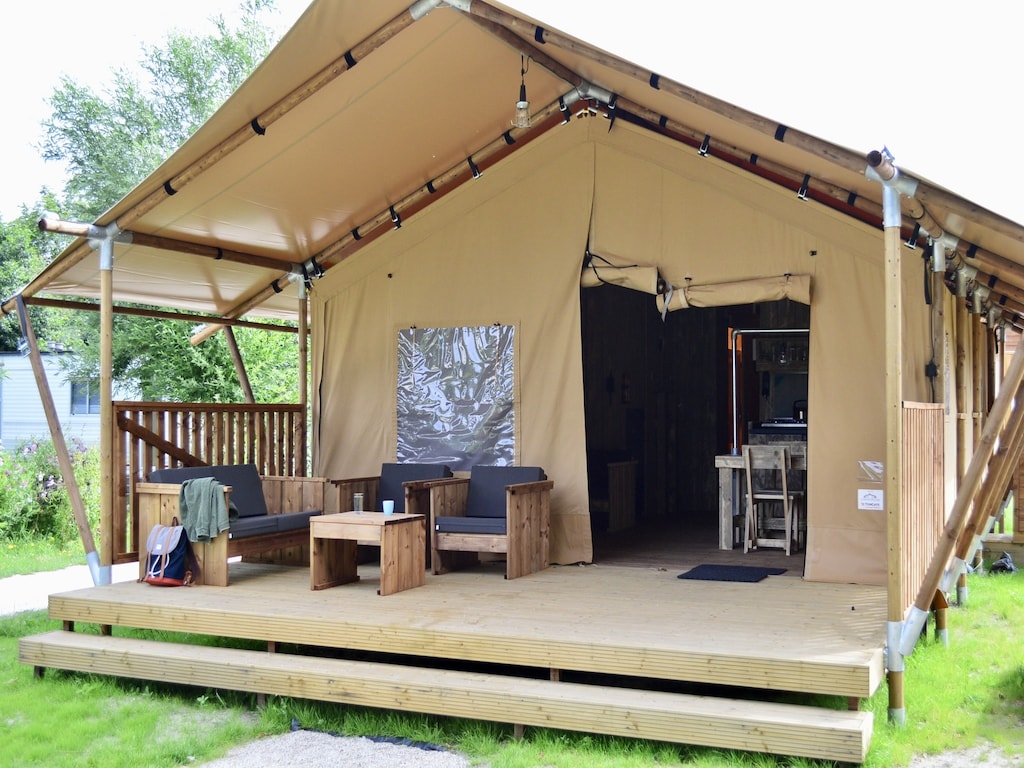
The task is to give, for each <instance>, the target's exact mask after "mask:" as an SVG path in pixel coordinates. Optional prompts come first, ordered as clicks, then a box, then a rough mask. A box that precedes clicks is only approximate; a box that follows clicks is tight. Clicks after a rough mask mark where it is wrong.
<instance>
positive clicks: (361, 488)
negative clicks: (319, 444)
mask: <svg viewBox="0 0 1024 768" xmlns="http://www.w3.org/2000/svg"><path fill="white" fill-rule="evenodd" d="M451 476H452V470H451V468H450V467H448V465H446V464H422V463H419V464H418V463H393V462H392V463H388V462H385V463H384V464H381V466H380V474H379V475H374V476H371V477H351V478H346V479H344V480H335V481H333V482H334V484H335V485H336V486H337V487H338V494H339V496H340V498H341V504H342V508H343V510H344V511H346V512H348V511H349V510H351V508H352V496H353V495H354V494H356V493H361V494H363V505H364V509H368V510H374V511H376V512H383V511H384V510H383V506H382V502H383V501H384V500H385V499H391V500H393V501H394V502H395V512H397V513H399V514H401V513H403V512H408V513H409V514H413V515H424V516H428V521H429V515H430V498H429V496H428V494H427V487H428V484H429V481H431V480H437V479H440V478H445V477H451ZM425 546H426V551H425V553H424V554H425V557H426V558H427V563H428V564H429V562H430V536H429V535H428V536H427V541H426V544H425ZM358 552H359V554H358V555H357V558H358V561H359V562H360V563H368V562H372V561H374V560H378V559H379V557H380V555H379V553H378V546H377V545H376V544H371V543H365V542H364V543H361V544H360V545H359V550H358Z"/></svg>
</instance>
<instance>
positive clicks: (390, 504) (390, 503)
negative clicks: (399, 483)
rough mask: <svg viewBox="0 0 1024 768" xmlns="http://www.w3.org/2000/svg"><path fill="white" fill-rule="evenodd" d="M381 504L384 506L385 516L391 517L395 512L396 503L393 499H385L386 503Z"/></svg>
mask: <svg viewBox="0 0 1024 768" xmlns="http://www.w3.org/2000/svg"><path fill="white" fill-rule="evenodd" d="M381 503H382V504H383V506H384V514H385V515H390V514H391V513H392V512H394V511H395V502H394V500H393V499H384V501H383V502H381Z"/></svg>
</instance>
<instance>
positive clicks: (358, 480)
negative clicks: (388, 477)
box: [331, 475, 380, 485]
mask: <svg viewBox="0 0 1024 768" xmlns="http://www.w3.org/2000/svg"><path fill="white" fill-rule="evenodd" d="M379 480H380V475H370V476H369V477H346V478H343V479H341V480H331V482H332V483H334V484H335V485H342V484H344V483H372V482H376V481H379Z"/></svg>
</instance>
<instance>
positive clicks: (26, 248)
mask: <svg viewBox="0 0 1024 768" xmlns="http://www.w3.org/2000/svg"><path fill="white" fill-rule="evenodd" d="M43 207H45V208H47V209H48V210H54V211H55V210H58V209H59V207H60V206H59V204H58V202H57V199H56V198H55V197H54V195H53V194H52V193H51V192H48V191H46V190H44V193H43V199H42V200H41V201H40V203H39V206H37V207H36V208H35V209H30V208H29V207H28V206H26V205H22V206H21V215H20V216H18V218H16V219H14V220H13V221H9V222H4V221H0V301H6V300H7V299H9V298H11V297H12V296H14V295H16V294H17V293H18V291H20V290H21V289H22V288H24V287H25V286H26V285H27V284H28V283H29V282H30V281H31V280H32V278H33V277H35V276H36V275H37V274H39V272H40V271H41V270H42V269H43V267H45V266H46V265H47V264H49V263H50V261H51V260H52V259H53V258H54V257H55V256H57V254H58V253H60V249H61V248H62V247H63V246H64V245H65V244H66V243H67V241H68V239H69V238H66V237H60V238H55V237H53V236H52V235H45V234H43V233H42V232H40V231H39V227H38V226H37V222H38V221H39V217H40V216H41V215H42V208H43ZM28 314H29V319H30V320H31V321H32V327H33V329H34V330H35V333H36V336H37V337H38V338H40V339H49V340H51V341H54V342H61V341H62V337H63V334H64V328H65V326H66V325H67V319H66V318H65V317H62V316H61V314H60V313H58V312H54V311H52V310H49V309H44V308H42V307H29V308H28ZM20 340H21V325H20V323H19V322H18V316H17V315H16V314H14V313H12V314H10V315H8V316H7V317H6V318H4V320H3V322H2V323H0V352H14V351H15V350H17V349H18V343H19V342H20Z"/></svg>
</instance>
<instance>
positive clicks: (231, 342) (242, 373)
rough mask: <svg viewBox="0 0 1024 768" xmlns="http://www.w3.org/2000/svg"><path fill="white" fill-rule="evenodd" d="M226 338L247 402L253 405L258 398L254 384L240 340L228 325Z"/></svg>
mask: <svg viewBox="0 0 1024 768" xmlns="http://www.w3.org/2000/svg"><path fill="white" fill-rule="evenodd" d="M224 340H225V341H226V342H227V344H228V351H229V352H230V353H231V361H232V362H233V363H234V364H235V374H236V375H237V376H238V383H239V384H240V385H241V387H242V394H243V395H244V396H245V402H247V403H249V404H250V405H252V404H253V403H255V402H256V398H254V397H253V394H252V384H251V383H250V382H249V374H248V372H247V371H246V370H245V361H244V360H243V359H242V352H241V350H239V349H238V342H237V341H236V340H235V331H234V329H233V328H232V327H231V326H230V325H228V326H225V327H224Z"/></svg>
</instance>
